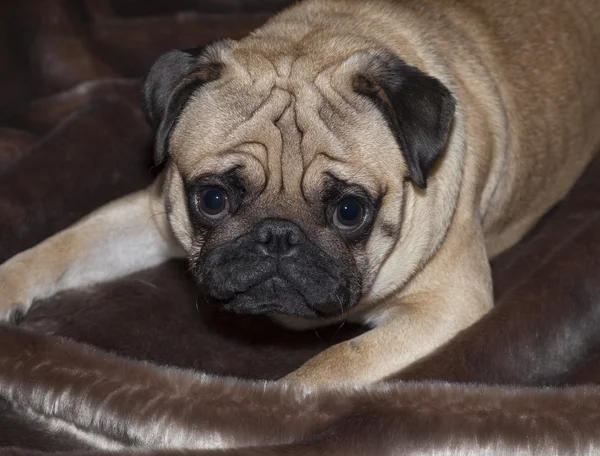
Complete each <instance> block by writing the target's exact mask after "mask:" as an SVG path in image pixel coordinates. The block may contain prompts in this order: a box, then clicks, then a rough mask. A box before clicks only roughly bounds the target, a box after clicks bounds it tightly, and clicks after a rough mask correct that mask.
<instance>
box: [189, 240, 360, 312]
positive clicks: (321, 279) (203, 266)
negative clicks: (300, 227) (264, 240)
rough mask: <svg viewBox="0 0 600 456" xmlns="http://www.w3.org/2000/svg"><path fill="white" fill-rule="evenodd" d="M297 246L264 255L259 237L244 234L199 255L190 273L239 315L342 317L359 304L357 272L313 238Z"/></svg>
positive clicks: (222, 303) (209, 292)
mask: <svg viewBox="0 0 600 456" xmlns="http://www.w3.org/2000/svg"><path fill="white" fill-rule="evenodd" d="M296 247H297V248H296ZM296 247H295V248H294V249H293V251H292V250H291V249H290V250H289V251H286V252H284V253H285V254H281V252H275V253H277V254H274V253H273V252H270V253H268V254H265V249H264V248H262V246H260V245H259V246H258V247H257V242H256V240H255V236H253V235H252V234H249V235H243V236H241V237H240V238H238V239H236V240H234V241H232V242H230V243H227V244H223V245H221V246H219V247H216V248H214V249H212V250H210V251H208V252H205V254H204V255H203V256H201V257H200V258H196V259H195V260H194V261H192V272H193V273H194V276H195V278H196V280H197V282H198V284H199V286H200V287H201V288H202V289H203V290H204V291H206V292H207V293H208V294H209V295H210V296H211V297H212V298H213V299H215V300H216V301H217V302H219V303H220V304H221V305H222V306H223V307H224V308H225V309H227V310H228V311H231V312H235V313H240V314H279V315H289V316H297V317H304V318H313V319H322V318H331V317H337V316H342V315H344V313H346V312H347V311H348V310H349V309H350V308H352V307H354V306H355V305H356V304H357V303H358V301H359V299H360V296H361V286H360V281H359V280H357V279H356V277H357V273H355V271H353V270H352V269H351V268H349V267H348V266H344V264H345V263H344V262H341V261H336V260H335V259H334V258H332V257H331V256H329V255H328V254H326V253H325V252H324V251H323V250H321V249H320V248H319V247H317V246H316V245H315V244H314V243H312V242H310V241H309V240H305V241H304V242H303V244H302V245H298V246H296Z"/></svg>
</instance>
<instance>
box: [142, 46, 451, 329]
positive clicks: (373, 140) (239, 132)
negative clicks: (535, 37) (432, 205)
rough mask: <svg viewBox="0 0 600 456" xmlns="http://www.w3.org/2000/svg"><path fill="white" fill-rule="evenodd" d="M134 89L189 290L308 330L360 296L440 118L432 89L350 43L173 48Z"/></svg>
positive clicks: (445, 121)
mask: <svg viewBox="0 0 600 456" xmlns="http://www.w3.org/2000/svg"><path fill="white" fill-rule="evenodd" d="M144 90H145V99H146V107H147V112H148V117H149V119H150V122H151V124H152V125H153V127H154V128H155V129H156V133H157V134H156V153H157V160H158V161H159V162H160V161H163V160H164V159H165V158H166V157H167V155H168V157H169V160H170V161H169V164H168V165H167V166H168V169H167V178H166V182H165V195H166V196H165V198H166V207H167V212H168V215H169V220H170V222H171V226H172V227H173V231H174V233H175V235H176V236H177V237H178V239H179V240H180V242H181V243H182V245H183V246H184V247H185V249H186V250H187V252H188V254H189V258H190V263H191V268H192V272H193V275H194V276H195V278H196V279H197V281H198V283H199V284H200V285H201V286H202V287H203V288H204V289H205V290H207V291H208V292H209V293H210V294H211V295H212V296H213V297H214V298H217V299H218V300H219V301H221V302H222V303H223V305H224V306H225V307H226V308H227V309H229V310H231V311H235V312H240V313H270V314H285V315H294V316H302V317H309V318H317V317H319V318H324V317H325V318H327V317H335V316H338V315H341V314H343V313H345V312H347V311H349V310H350V309H351V308H353V307H354V306H356V305H357V304H358V303H359V302H360V301H361V298H362V297H363V296H364V295H365V293H366V292H367V291H368V290H370V289H371V287H372V284H373V281H374V280H375V278H376V276H377V275H378V273H379V271H380V269H381V267H382V264H383V263H384V261H385V259H386V257H387V256H388V254H389V253H390V251H391V250H392V249H393V248H394V246H395V244H396V243H397V242H398V239H399V237H400V232H401V228H402V224H403V214H404V207H403V206H404V202H405V198H404V193H405V189H406V186H416V187H425V183H426V178H427V174H428V172H429V171H430V169H431V168H432V167H433V165H434V163H435V162H436V160H437V158H438V157H439V155H440V154H441V153H442V151H443V149H444V146H445V143H446V140H447V136H448V132H449V129H450V124H451V121H452V117H453V112H454V99H453V97H452V95H451V94H450V92H449V91H448V90H447V89H446V88H445V87H444V86H443V85H442V84H441V83H440V82H439V81H438V80H436V79H434V78H431V77H429V76H427V75H425V74H424V73H422V72H421V71H419V70H417V69H416V68H414V67H411V66H409V65H406V64H405V63H404V62H403V61H401V60H400V59H399V58H398V57H396V56H394V55H392V54H391V53H389V52H386V51H374V50H373V49H372V48H370V47H369V46H367V45H365V43H362V42H355V41H352V40H348V42H346V43H344V42H340V40H337V41H335V42H324V41H318V40H317V41H316V42H314V43H307V44H306V48H305V49H298V48H297V47H296V48H288V49H285V48H284V49H282V45H281V44H280V43H279V44H277V43H270V42H268V41H267V40H261V39H260V38H259V37H255V38H251V39H246V40H244V41H241V42H220V43H216V44H212V45H210V46H208V47H205V48H203V49H199V50H196V51H192V52H182V51H173V52H171V53H168V54H166V55H164V56H163V57H161V58H160V59H159V60H158V61H157V62H156V63H155V65H154V66H153V68H152V70H151V71H150V73H149V75H148V78H147V80H146V82H145V89H144Z"/></svg>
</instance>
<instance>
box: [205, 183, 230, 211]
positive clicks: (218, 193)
mask: <svg viewBox="0 0 600 456" xmlns="http://www.w3.org/2000/svg"><path fill="white" fill-rule="evenodd" d="M198 208H199V209H200V210H201V211H202V212H203V213H204V214H205V215H206V216H207V217H210V218H216V217H218V216H219V215H221V214H222V213H223V212H225V211H227V210H229V200H228V199H227V194H226V193H225V192H224V191H223V190H222V189H220V188H218V187H208V188H205V189H204V190H202V192H201V193H200V195H199V196H198Z"/></svg>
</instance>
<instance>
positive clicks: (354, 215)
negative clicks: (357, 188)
mask: <svg viewBox="0 0 600 456" xmlns="http://www.w3.org/2000/svg"><path fill="white" fill-rule="evenodd" d="M364 216H365V208H364V206H363V205H362V203H361V202H360V201H358V200H357V199H356V198H344V199H343V200H342V201H340V202H339V204H338V206H337V208H336V210H335V213H334V214H333V224H334V225H335V226H337V227H338V228H341V229H343V230H348V229H351V228H354V227H356V226H357V225H360V223H361V222H362V221H363V218H364Z"/></svg>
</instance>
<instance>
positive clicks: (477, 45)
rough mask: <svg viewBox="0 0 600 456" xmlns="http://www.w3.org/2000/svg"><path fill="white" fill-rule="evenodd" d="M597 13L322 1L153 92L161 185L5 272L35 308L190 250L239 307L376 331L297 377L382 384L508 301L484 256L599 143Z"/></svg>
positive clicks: (156, 82) (590, 8)
mask: <svg viewBox="0 0 600 456" xmlns="http://www.w3.org/2000/svg"><path fill="white" fill-rule="evenodd" d="M598 23H600V4H599V3H598V0H573V1H571V2H563V1H557V0H551V1H548V0H530V1H528V2H522V1H519V0H502V1H500V0H454V1H450V0H447V1H445V0H437V1H432V0H418V1H416V0H415V1H412V0H398V1H378V0H368V1H353V0H325V1H324V0H309V1H305V2H303V3H300V4H298V5H295V6H293V7H291V8H289V9H287V10H285V11H284V12H282V13H280V14H278V15H277V16H275V17H274V18H273V19H272V20H270V21H269V22H268V23H267V24H266V25H264V26H263V27H261V28H260V29H258V30H257V31H255V32H254V33H252V34H251V35H250V36H248V37H247V38H245V39H242V40H240V41H229V40H224V41H219V42H215V43H212V44H210V45H207V46H204V47H203V48H200V49H195V50H190V51H172V52H169V53H167V54H165V55H163V56H162V57H160V58H159V59H158V61H157V62H156V63H155V64H154V66H153V67H152V69H151V70H150V72H149V74H148V76H147V78H146V80H145V83H144V98H145V108H146V112H147V115H148V118H149V121H150V123H151V125H152V127H153V128H154V130H155V132H156V145H155V148H156V161H157V162H158V163H161V162H164V161H167V163H166V166H165V169H164V171H163V173H162V174H161V176H160V177H159V178H158V179H157V181H156V183H155V184H154V185H153V186H152V187H151V188H149V189H147V190H143V191H140V192H137V193H135V194H132V195H129V196H126V197H124V198H122V199H119V200H117V201H115V202H113V203H111V204H108V205H107V206H105V207H102V208H100V209H99V210H97V211H96V212H94V213H92V214H91V215H89V216H88V217H86V218H84V219H83V220H81V221H80V222H78V223H77V224H75V225H74V226H72V227H70V228H68V229H66V230H64V231H62V232H60V233H58V234H56V235H54V236H53V237H51V238H49V239H48V240H46V241H45V242H43V243H41V244H40V245H38V246H36V247H33V248H32V249H30V250H27V251H25V252H23V253H20V254H19V255H17V256H15V257H14V258H12V259H11V260H9V261H8V262H6V263H5V264H4V265H2V266H1V267H0V308H1V309H2V314H3V316H4V318H5V319H8V318H9V317H10V316H11V315H15V314H16V312H17V311H18V312H21V313H22V312H25V311H26V310H27V309H28V307H29V306H30V304H31V302H32V301H33V300H34V299H38V298H43V297H46V296H48V295H50V294H52V293H55V292H57V291H60V290H64V289H68V288H73V287H80V286H84V285H87V284H91V283H97V282H101V281H106V280H110V279H113V278H116V277H119V276H122V275H124V274H128V273H131V272H133V271H135V270H138V269H141V268H147V267H150V266H153V265H156V264H158V263H160V262H162V261H164V260H166V259H167V258H171V257H175V256H186V257H188V258H189V261H190V264H191V270H192V273H193V276H194V278H195V279H196V280H197V282H198V283H199V285H201V286H202V287H204V288H205V289H206V290H207V291H208V292H209V293H210V294H211V295H212V296H213V297H215V298H216V299H218V300H219V302H221V303H222V305H223V306H224V307H225V308H227V309H229V310H230V311H232V312H240V313H265V314H269V315H273V316H274V318H277V319H278V320H279V321H281V322H282V323H283V324H287V325H291V326H294V327H307V326H310V325H318V324H323V323H328V322H333V321H339V320H341V319H345V318H348V319H352V320H355V321H360V322H363V323H366V324H369V325H371V326H372V327H373V328H372V329H371V330H370V331H368V332H367V333H365V334H363V335H361V336H359V337H357V338H355V339H354V340H351V341H348V342H344V343H341V344H339V345H336V346H334V347H332V348H330V349H328V350H326V351H324V352H323V353H321V354H319V355H318V356H316V357H315V358H313V359H312V360H310V361H309V362H307V363H306V364H305V365H304V366H302V367H301V368H300V369H299V370H297V371H295V372H293V373H292V374H290V376H288V377H287V378H288V379H289V380H295V381H303V382H307V383H309V384H324V383H328V384H331V383H337V382H355V383H368V382H373V381H376V380H378V379H381V378H382V377H384V376H386V375H388V374H390V373H392V372H395V371H398V370H399V369H401V368H403V367H404V366H406V365H407V364H409V363H411V362H412V361H414V360H416V359H418V358H420V357H422V356H424V355H426V354H427V353H429V352H431V351H432V350H433V349H435V348H436V347H438V346H439V345H441V344H443V343H444V342H445V341H447V340H448V339H449V338H451V337H452V336H453V335H455V334H456V333H457V332H458V331H460V330H461V329H463V328H465V327H467V326H468V325H470V324H471V323H473V322H474V321H475V320H477V319H478V318H480V317H481V316H482V315H483V314H484V313H485V312H486V311H488V310H489V309H490V307H491V306H492V282H491V278H490V268H489V264H488V262H489V258H490V257H492V256H494V255H496V254H498V253H499V252H502V251H503V250H505V249H506V248H508V247H510V246H511V245H513V244H515V243H516V242H517V241H518V240H519V239H520V238H521V237H522V236H523V235H524V234H525V233H526V232H527V231H528V230H529V229H530V228H531V227H532V226H533V225H534V224H535V223H536V222H537V221H538V220H539V218H540V217H541V216H542V215H543V214H544V213H545V212H546V211H547V210H548V209H549V208H550V207H551V206H553V205H554V204H555V203H556V202H557V201H559V200H560V199H561V198H562V197H563V196H564V195H565V194H566V193H567V192H568V190H569V189H570V188H571V186H572V185H573V183H574V182H575V180H576V179H577V178H578V176H579V175H580V174H581V173H582V171H583V170H584V168H585V167H586V165H587V164H588V163H589V161H590V160H591V159H592V158H593V157H594V155H595V152H596V148H597V146H598V145H599V144H600V83H599V75H600V31H599V30H600V28H599V27H596V24H598Z"/></svg>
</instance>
